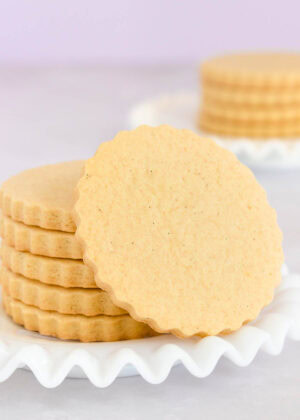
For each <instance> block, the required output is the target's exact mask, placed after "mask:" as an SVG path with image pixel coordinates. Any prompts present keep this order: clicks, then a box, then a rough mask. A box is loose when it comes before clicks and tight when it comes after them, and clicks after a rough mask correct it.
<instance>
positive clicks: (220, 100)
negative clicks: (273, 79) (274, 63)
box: [202, 83, 300, 109]
mask: <svg viewBox="0 0 300 420" xmlns="http://www.w3.org/2000/svg"><path fill="white" fill-rule="evenodd" d="M202 93H203V100H204V101H206V102H210V103H217V104H220V105H223V106H227V107H228V106H230V107H233V106H234V105H235V106H236V108H237V109H239V108H238V107H240V106H244V107H245V106H248V107H252V108H253V107H255V109H256V108H257V107H268V108H271V107H278V106H288V105H290V106H292V105H294V106H295V105H296V106H298V105H299V103H300V86H299V88H298V89H295V88H292V89H270V88H269V89H267V90H266V89H261V88H258V89H254V88H251V89H249V88H246V89H245V88H244V89H243V88H241V87H239V88H235V89H233V88H232V87H231V86H222V88H221V89H220V87H219V86H217V87H214V86H212V87H210V84H209V83H206V84H205V85H204V86H203V87H202Z"/></svg>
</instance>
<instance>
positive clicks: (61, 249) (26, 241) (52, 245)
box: [0, 214, 82, 259]
mask: <svg viewBox="0 0 300 420" xmlns="http://www.w3.org/2000/svg"><path fill="white" fill-rule="evenodd" d="M0 236H1V237H2V238H3V240H4V242H5V243H6V244H7V245H9V246H12V247H14V248H16V249H17V250H18V251H27V252H31V253H32V254H36V255H43V256H45V257H55V258H71V259H82V249H81V246H80V244H79V243H78V241H77V239H76V237H75V235H74V233H69V232H61V231H56V230H55V231H54V230H46V229H42V228H40V227H37V226H27V225H25V224H23V223H21V222H17V221H15V220H13V219H11V218H9V217H8V216H3V215H2V214H1V217H0Z"/></svg>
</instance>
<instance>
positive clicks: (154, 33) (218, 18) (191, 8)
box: [0, 0, 300, 64]
mask: <svg viewBox="0 0 300 420" xmlns="http://www.w3.org/2000/svg"><path fill="white" fill-rule="evenodd" d="M299 14H300V2H299V0H285V1H282V0H0V61H1V62H3V61H4V62H23V63H24V62H25V63H26V62H37V63H42V64H43V63H48V62H82V61H88V62H94V61H113V62H121V63H132V62H134V63H136V62H146V63H148V62H152V63H155V62H160V61H166V62H170V61H172V62H174V61H175V62H176V61H183V60H185V61H197V60H199V59H201V58H202V57H205V56H208V55H213V54H216V53H220V52H223V51H228V50H235V49H238V50H240V49H257V48H259V49H269V48H272V49H299V47H300V36H299V35H300V29H299Z"/></svg>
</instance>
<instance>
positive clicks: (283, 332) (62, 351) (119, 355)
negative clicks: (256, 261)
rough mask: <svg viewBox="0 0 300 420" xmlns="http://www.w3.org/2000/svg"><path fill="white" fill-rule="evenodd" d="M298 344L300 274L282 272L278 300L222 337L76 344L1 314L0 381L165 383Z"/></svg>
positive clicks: (101, 384)
mask: <svg viewBox="0 0 300 420" xmlns="http://www.w3.org/2000/svg"><path fill="white" fill-rule="evenodd" d="M287 337H290V338H292V339H294V340H300V275H291V274H288V273H287V271H286V270H285V271H284V275H283V279H282V283H281V285H280V286H279V287H278V288H277V290H276V293H275V297H274V300H273V302H272V304H270V305H269V306H268V307H267V308H265V309H264V311H263V312H262V314H261V315H260V317H259V318H258V319H257V320H255V321H253V322H252V323H250V324H248V325H245V326H243V327H242V328H241V329H240V330H239V331H237V332H235V333H233V334H230V335H228V336H224V337H221V336H220V337H206V338H203V339H200V338H193V339H189V340H181V339H179V338H176V337H173V336H170V335H165V336H161V337H154V338H147V339H142V340H133V341H123V342H116V343H89V344H84V343H77V342H72V341H61V340H56V339H53V338H49V337H44V336H41V335H39V334H36V333H31V332H28V331H26V330H24V329H23V328H22V327H19V326H18V325H16V324H14V323H13V322H12V321H11V320H10V319H9V318H8V317H7V316H6V315H5V313H4V312H3V310H2V309H1V311H0V381H5V380H6V379H7V378H9V377H10V376H11V375H12V374H13V373H14V371H15V370H16V369H18V368H22V367H24V366H26V367H27V368H28V369H30V370H31V371H32V372H33V374H34V375H35V376H36V378H37V379H38V381H39V382H40V383H41V384H42V385H44V386H45V387H49V388H52V387H56V386H58V385H59V384H60V383H61V382H63V380H64V379H65V378H66V377H77V378H79V377H80V378H82V377H87V378H88V379H89V380H90V381H91V382H92V383H93V384H94V385H95V386H98V387H106V386H108V385H110V384H111V383H112V382H113V381H114V380H115V379H116V378H117V377H118V376H119V377H120V376H131V375H137V374H139V375H141V376H142V377H143V378H144V379H145V380H146V381H148V382H150V383H152V384H157V383H161V382H163V381H164V380H165V379H166V378H167V376H168V375H169V373H170V370H171V369H172V367H173V366H174V365H175V364H177V363H182V364H183V365H184V366H185V367H186V369H187V370H188V371H189V372H190V373H191V374H192V375H194V376H197V377H199V378H203V377H205V376H208V375H210V374H211V373H212V371H213V370H214V368H215V367H216V365H217V363H218V360H219V359H220V357H222V356H224V357H226V358H227V359H230V360H231V361H232V362H233V363H235V364H236V365H238V366H247V365H249V364H250V363H251V362H252V360H253V359H254V357H255V355H256V353H257V352H258V350H259V349H261V350H263V351H265V352H267V353H269V354H273V355H275V354H279V353H280V352H281V350H282V348H283V344H284V342H285V339H286V338H287Z"/></svg>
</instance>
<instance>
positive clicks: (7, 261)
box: [1, 243, 97, 288]
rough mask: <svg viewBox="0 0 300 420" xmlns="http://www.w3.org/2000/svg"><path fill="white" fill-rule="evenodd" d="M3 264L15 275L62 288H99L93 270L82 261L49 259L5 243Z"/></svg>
mask: <svg viewBox="0 0 300 420" xmlns="http://www.w3.org/2000/svg"><path fill="white" fill-rule="evenodd" d="M1 258H2V263H3V265H4V266H5V267H7V268H8V269H10V270H11V271H13V272H14V273H17V274H21V275H22V276H24V277H28V278H30V279H34V280H39V281H40V282H42V283H46V284H54V285H57V286H61V287H82V288H97V285H96V283H95V280H94V273H93V272H92V270H91V269H90V268H89V267H88V266H86V265H85V264H83V261H82V260H72V259H65V258H49V257H43V256H40V255H34V254H31V253H29V252H22V251H18V250H16V249H15V248H12V247H10V246H8V245H6V244H5V243H3V244H2V247H1Z"/></svg>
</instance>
